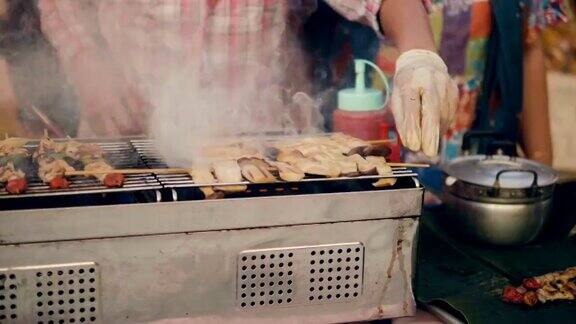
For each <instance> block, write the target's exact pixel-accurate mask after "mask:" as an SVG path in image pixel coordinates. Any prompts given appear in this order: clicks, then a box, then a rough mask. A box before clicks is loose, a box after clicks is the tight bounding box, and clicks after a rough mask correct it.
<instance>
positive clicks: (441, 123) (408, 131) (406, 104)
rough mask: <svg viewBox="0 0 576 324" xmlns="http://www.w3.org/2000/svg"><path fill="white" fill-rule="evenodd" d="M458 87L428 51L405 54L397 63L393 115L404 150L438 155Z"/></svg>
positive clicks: (435, 56)
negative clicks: (441, 138) (405, 148)
mask: <svg viewBox="0 0 576 324" xmlns="http://www.w3.org/2000/svg"><path fill="white" fill-rule="evenodd" d="M457 101H458V87H457V86H456V83H455V82H454V81H453V80H452V78H451V77H450V75H449V74H448V68H447V67H446V64H445V63H444V61H443V60H442V58H440V56H438V55H437V54H436V53H434V52H431V51H427V50H410V51H407V52H404V53H403V54H402V55H400V57H399V58H398V60H397V61H396V75H395V76H394V89H393V91H392V112H393V113H394V119H395V120H396V128H397V130H398V133H399V134H400V138H401V139H402V143H403V144H404V146H405V147H407V148H408V149H409V150H412V151H416V152H417V151H420V150H422V151H423V152H424V154H426V155H427V156H429V157H435V156H436V155H437V154H438V146H439V142H440V136H441V135H443V134H444V133H445V132H446V131H447V130H448V128H449V127H450V125H451V123H452V121H453V119H454V114H455V113H456V107H457Z"/></svg>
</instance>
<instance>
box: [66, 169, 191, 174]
mask: <svg viewBox="0 0 576 324" xmlns="http://www.w3.org/2000/svg"><path fill="white" fill-rule="evenodd" d="M190 171H191V169H184V168H162V169H113V170H97V171H85V170H78V171H68V172H66V173H65V174H64V175H66V176H91V175H97V174H110V173H121V174H146V173H153V174H176V173H189V172H190Z"/></svg>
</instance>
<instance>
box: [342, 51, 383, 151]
mask: <svg viewBox="0 0 576 324" xmlns="http://www.w3.org/2000/svg"><path fill="white" fill-rule="evenodd" d="M366 65H369V66H371V67H372V68H374V69H375V70H376V72H378V75H380V77H381V78H382V82H383V84H384V90H385V93H386V96H385V95H384V93H382V92H381V91H379V90H376V89H373V88H367V87H366V80H365V74H366ZM354 69H355V72H356V84H355V87H354V88H348V89H343V90H340V91H339V92H338V109H336V110H335V111H334V125H333V126H334V127H333V129H334V131H336V132H341V133H344V134H348V135H351V136H354V137H356V138H359V139H363V140H366V141H372V140H379V139H385V138H382V132H381V131H380V127H381V126H380V125H381V124H382V123H385V122H386V110H385V109H384V108H385V107H386V105H387V103H388V94H389V93H390V86H389V84H388V80H387V78H386V76H385V75H384V73H383V72H382V70H380V68H378V66H377V65H376V64H374V63H372V62H370V61H367V60H354Z"/></svg>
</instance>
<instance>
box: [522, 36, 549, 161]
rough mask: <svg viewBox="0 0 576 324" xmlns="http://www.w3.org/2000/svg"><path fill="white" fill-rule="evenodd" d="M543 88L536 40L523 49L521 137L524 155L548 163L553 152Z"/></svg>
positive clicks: (543, 70) (539, 47)
mask: <svg viewBox="0 0 576 324" xmlns="http://www.w3.org/2000/svg"><path fill="white" fill-rule="evenodd" d="M547 89H548V88H547V83H546V67H545V65H544V52H543V49H542V43H541V41H540V39H538V40H536V41H535V42H534V43H533V44H530V45H528V46H527V47H526V49H525V52H524V109H523V111H522V116H521V128H522V138H523V144H524V149H525V153H526V155H527V156H528V158H530V159H532V160H536V161H538V162H541V163H544V164H547V165H551V164H552V158H553V154H552V138H551V134H550V117H549V114H548V91H547Z"/></svg>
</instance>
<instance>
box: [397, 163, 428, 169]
mask: <svg viewBox="0 0 576 324" xmlns="http://www.w3.org/2000/svg"><path fill="white" fill-rule="evenodd" d="M388 165H389V166H390V167H391V168H429V167H430V164H425V163H392V162H391V163H388Z"/></svg>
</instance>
